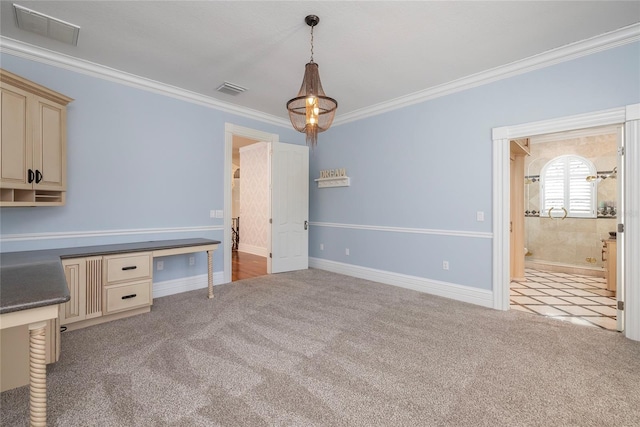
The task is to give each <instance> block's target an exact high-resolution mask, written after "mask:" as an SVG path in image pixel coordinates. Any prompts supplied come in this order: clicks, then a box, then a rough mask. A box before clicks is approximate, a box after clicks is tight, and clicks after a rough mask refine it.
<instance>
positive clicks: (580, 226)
mask: <svg viewBox="0 0 640 427" xmlns="http://www.w3.org/2000/svg"><path fill="white" fill-rule="evenodd" d="M565 154H576V155H579V156H582V157H584V158H586V159H588V160H590V161H591V162H593V164H594V165H595V167H596V170H598V171H610V170H613V169H614V168H615V167H616V162H617V140H616V135H615V134H606V135H598V136H583V137H576V138H570V139H565V140H559V141H552V142H540V143H534V144H531V156H528V157H526V158H525V175H526V176H534V175H539V174H540V171H541V170H542V168H543V167H544V165H545V164H546V163H547V162H548V161H550V160H551V159H553V158H555V157H557V156H561V155H565ZM525 182H526V180H525ZM617 183H618V182H617V179H615V178H607V179H604V180H601V181H599V182H598V184H597V194H598V196H597V197H598V202H602V201H605V202H613V204H614V205H616V206H617ZM539 188H540V184H539V181H536V182H531V183H529V184H525V211H527V210H529V211H532V210H536V211H539V210H540V191H539ZM616 223H617V219H616V218H612V217H609V218H566V219H564V220H562V219H559V218H553V219H550V218H540V217H532V216H527V217H526V218H525V246H526V248H527V250H528V251H529V252H530V254H531V255H529V256H527V257H526V261H528V262H537V263H543V264H544V263H549V264H560V265H567V266H576V267H581V268H591V269H602V268H603V262H602V257H601V248H602V239H605V238H608V237H609V231H614V230H615V229H616ZM587 258H591V259H592V260H593V259H595V262H589V261H588V260H587Z"/></svg>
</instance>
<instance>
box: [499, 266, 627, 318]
mask: <svg viewBox="0 0 640 427" xmlns="http://www.w3.org/2000/svg"><path fill="white" fill-rule="evenodd" d="M525 277H526V279H527V280H526V281H524V282H517V281H514V282H511V295H510V300H511V309H512V310H520V311H524V312H527V313H537V314H542V315H543V316H548V317H552V318H554V319H559V320H564V321H567V322H572V323H576V324H579V325H586V326H594V327H600V328H603V329H611V330H616V298H615V292H611V291H608V290H607V289H606V283H605V279H604V278H600V277H591V276H583V275H577V274H566V273H553V272H546V271H542V270H534V269H530V268H527V269H526V270H525Z"/></svg>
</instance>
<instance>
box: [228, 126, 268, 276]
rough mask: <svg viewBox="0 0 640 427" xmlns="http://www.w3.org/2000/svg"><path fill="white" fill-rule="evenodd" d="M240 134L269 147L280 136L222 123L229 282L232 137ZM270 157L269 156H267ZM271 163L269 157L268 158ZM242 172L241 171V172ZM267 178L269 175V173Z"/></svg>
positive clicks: (229, 272)
mask: <svg viewBox="0 0 640 427" xmlns="http://www.w3.org/2000/svg"><path fill="white" fill-rule="evenodd" d="M234 135H235V136H240V137H244V138H249V139H255V140H256V141H264V142H267V143H268V144H269V146H270V147H271V146H272V145H273V144H274V143H277V142H278V141H279V139H280V136H279V135H278V134H276V133H269V132H263V131H260V130H257V129H251V128H247V127H243V126H238V125H235V124H233V123H225V124H224V209H223V211H224V234H223V248H224V252H223V253H224V271H223V275H224V280H223V282H224V283H229V282H231V243H232V242H231V216H232V200H231V172H232V162H233V159H232V155H233V137H234ZM269 151H270V150H269ZM269 157H270V156H269ZM269 163H271V158H269ZM241 173H242V172H241ZM269 180H271V175H270V174H269ZM269 212H271V198H269ZM267 233H268V236H267V237H268V238H267V245H269V247H270V244H271V243H270V241H271V229H270V227H269V231H268V232H267ZM268 273H270V269H269V270H267V274H268Z"/></svg>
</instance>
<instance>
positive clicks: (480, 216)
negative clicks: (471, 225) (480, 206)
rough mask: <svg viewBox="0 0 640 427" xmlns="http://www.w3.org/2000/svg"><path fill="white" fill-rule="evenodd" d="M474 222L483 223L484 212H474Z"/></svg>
mask: <svg viewBox="0 0 640 427" xmlns="http://www.w3.org/2000/svg"><path fill="white" fill-rule="evenodd" d="M476 221H484V212H483V211H478V212H476Z"/></svg>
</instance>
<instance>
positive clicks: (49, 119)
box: [33, 97, 67, 191]
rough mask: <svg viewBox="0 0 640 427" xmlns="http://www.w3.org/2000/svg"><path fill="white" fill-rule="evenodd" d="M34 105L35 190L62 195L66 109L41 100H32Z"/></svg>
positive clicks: (64, 175) (64, 171) (36, 98)
mask: <svg viewBox="0 0 640 427" xmlns="http://www.w3.org/2000/svg"><path fill="white" fill-rule="evenodd" d="M34 104H35V106H34V109H35V113H34V127H33V128H34V133H33V168H34V170H35V171H36V181H35V182H34V188H36V189H40V190H60V191H63V190H65V187H66V170H67V167H66V166H67V165H66V143H65V141H66V126H65V123H66V122H67V117H66V108H65V107H62V106H60V105H59V104H56V103H54V102H51V101H49V100H47V99H44V98H40V97H34Z"/></svg>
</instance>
